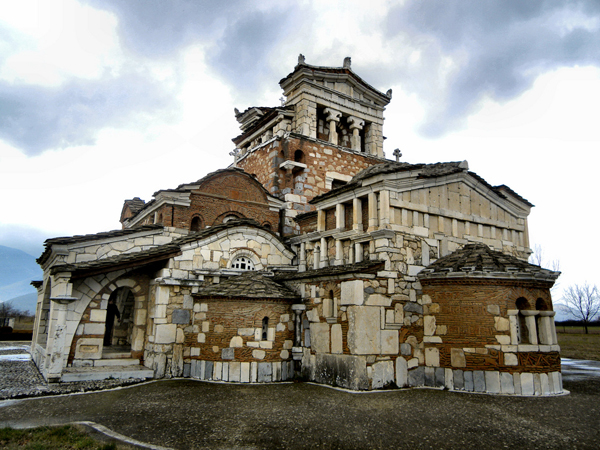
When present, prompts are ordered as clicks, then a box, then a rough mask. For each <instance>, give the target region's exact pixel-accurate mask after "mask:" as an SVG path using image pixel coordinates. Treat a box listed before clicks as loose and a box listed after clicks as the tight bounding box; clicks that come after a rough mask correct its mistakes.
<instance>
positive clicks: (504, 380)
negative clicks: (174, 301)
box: [500, 372, 515, 394]
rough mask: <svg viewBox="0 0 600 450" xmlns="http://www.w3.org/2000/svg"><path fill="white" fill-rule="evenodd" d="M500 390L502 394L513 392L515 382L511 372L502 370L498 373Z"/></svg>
mask: <svg viewBox="0 0 600 450" xmlns="http://www.w3.org/2000/svg"><path fill="white" fill-rule="evenodd" d="M500 392H501V393H503V394H514V393H515V384H514V382H513V376H512V374H511V373H508V372H502V373H501V374H500Z"/></svg>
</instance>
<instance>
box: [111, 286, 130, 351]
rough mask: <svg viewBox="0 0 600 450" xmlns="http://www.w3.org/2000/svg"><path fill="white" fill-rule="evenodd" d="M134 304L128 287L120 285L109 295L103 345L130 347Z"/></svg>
mask: <svg viewBox="0 0 600 450" xmlns="http://www.w3.org/2000/svg"><path fill="white" fill-rule="evenodd" d="M112 304H114V307H113V306H111V305H112ZM134 304H135V299H134V296H133V292H131V289H129V288H128V287H120V288H118V289H116V290H115V291H113V293H112V294H111V295H110V297H109V299H108V305H107V311H106V328H105V333H104V346H105V347H108V346H115V347H128V348H131V332H132V329H133V306H134Z"/></svg>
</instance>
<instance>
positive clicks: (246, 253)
mask: <svg viewBox="0 0 600 450" xmlns="http://www.w3.org/2000/svg"><path fill="white" fill-rule="evenodd" d="M239 258H248V259H249V260H250V261H252V264H253V265H254V269H253V270H263V269H264V266H263V265H262V263H261V261H260V255H258V254H257V253H256V252H255V251H254V250H252V249H251V248H246V247H244V248H238V249H234V250H232V252H231V257H230V259H229V263H228V267H229V268H230V269H231V268H232V267H233V263H234V262H235V261H236V260H237V259H239Z"/></svg>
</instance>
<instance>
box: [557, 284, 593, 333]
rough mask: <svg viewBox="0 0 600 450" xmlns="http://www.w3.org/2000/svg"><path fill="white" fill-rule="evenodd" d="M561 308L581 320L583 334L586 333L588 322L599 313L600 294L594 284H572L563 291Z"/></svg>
mask: <svg viewBox="0 0 600 450" xmlns="http://www.w3.org/2000/svg"><path fill="white" fill-rule="evenodd" d="M562 301H563V304H562V309H563V310H564V311H565V312H566V313H568V314H570V315H571V316H573V317H575V319H577V320H580V321H581V322H583V327H584V329H585V334H588V324H589V323H590V322H591V321H593V320H594V317H596V316H597V315H598V314H600V295H599V293H598V288H597V287H596V285H594V286H590V285H589V284H587V283H585V284H583V285H579V284H574V285H572V286H569V287H568V288H567V289H565V290H564V292H563V298H562Z"/></svg>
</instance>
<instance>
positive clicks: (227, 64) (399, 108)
mask: <svg viewBox="0 0 600 450" xmlns="http://www.w3.org/2000/svg"><path fill="white" fill-rule="evenodd" d="M599 43H600V2H598V1H570V2H564V1H527V2H524V1H521V0H514V1H512V0H505V1H502V2H500V1H497V2H496V1H487V0H472V1H470V0H461V1H452V0H446V1H442V0H439V1H425V2H421V1H412V0H407V1H377V0H374V1H371V2H368V3H367V2H363V1H348V0H344V1H340V2H336V1H328V2H322V1H308V0H306V1H297V2H291V1H289V2H282V1H260V2H258V1H244V0H228V1H227V2H217V1H183V0H177V1H175V0H173V1H168V2H167V1H156V0H143V1H142V0H128V1H121V0H80V1H76V0H64V1H52V0H40V1H26V0H19V1H18V2H17V1H3V2H0V200H1V202H2V207H1V208H0V245H7V246H11V247H16V248H20V249H22V250H25V251H27V252H29V253H31V254H33V255H35V256H38V255H39V254H40V253H41V251H42V243H43V241H44V239H46V238H49V237H55V236H64V235H72V234H85V233H95V232H99V231H105V230H110V229H116V228H120V224H119V222H118V219H119V214H120V211H121V207H122V205H123V200H124V199H126V198H132V197H134V196H139V197H141V198H143V199H145V200H150V199H151V196H152V193H153V192H155V191H156V190H158V189H161V188H171V187H175V186H177V185H178V184H181V183H183V182H190V181H193V180H197V179H199V178H201V177H202V176H204V175H205V174H206V173H208V172H210V171H213V170H216V169H218V168H222V167H225V166H227V165H229V164H230V163H231V157H230V156H229V152H230V151H231V150H232V149H233V147H234V146H233V144H232V142H231V138H232V137H234V136H236V135H237V134H238V131H239V129H238V128H237V122H236V121H235V118H234V115H233V108H234V107H237V108H239V109H240V110H243V109H245V108H247V107H248V106H255V105H261V106H262V105H264V106H274V105H278V104H279V98H280V97H281V90H280V88H279V85H278V81H279V80H280V79H281V78H283V77H284V76H286V75H287V74H288V73H289V72H291V71H292V70H293V67H294V65H295V64H296V62H297V58H298V54H299V53H302V54H304V55H305V56H306V62H307V63H309V64H314V65H327V66H341V65H342V61H343V58H344V57H345V56H351V57H352V69H353V70H354V71H355V72H356V73H357V74H359V75H360V76H361V77H363V78H364V79H365V80H366V81H367V82H369V83H370V84H372V85H373V86H375V87H376V88H378V89H379V90H381V91H384V92H385V91H387V90H388V89H390V88H392V89H393V99H392V102H391V103H390V105H389V107H388V108H387V110H386V114H385V116H386V125H385V128H384V134H385V136H386V137H387V140H386V143H385V151H386V154H387V155H388V157H391V154H392V151H393V150H394V149H395V148H400V149H401V150H402V152H403V155H404V156H403V158H402V159H403V160H404V161H408V162H412V163H418V162H427V163H432V162H437V161H460V160H465V159H466V160H468V162H469V166H470V169H471V170H472V171H474V172H476V173H478V174H479V175H480V176H482V177H483V178H485V179H486V180H487V181H488V182H490V183H491V184H494V185H496V184H506V185H508V186H510V187H511V188H512V189H514V190H515V191H517V192H518V193H519V194H520V195H522V196H523V197H525V198H526V199H528V200H529V201H531V202H532V203H533V204H535V205H536V207H535V208H534V209H533V212H532V214H531V216H530V235H531V241H532V243H533V244H539V245H541V247H542V248H543V252H544V255H543V256H544V260H545V261H547V264H546V265H547V266H548V265H549V264H550V261H552V260H555V259H556V260H560V269H561V270H562V272H563V275H562V277H561V279H560V280H561V281H560V282H561V285H560V287H559V290H557V291H558V292H555V294H554V295H555V297H560V288H562V287H566V286H567V285H569V284H573V283H583V282H585V281H588V282H590V283H597V284H600V279H598V277H599V275H598V273H597V271H596V270H595V269H596V268H597V265H596V263H595V260H596V256H597V255H598V254H599V253H600V243H599V239H598V237H597V232H596V230H597V223H598V215H599V213H598V209H597V204H598V200H597V198H596V196H597V194H598V191H599V190H598V188H597V185H596V181H597V180H596V176H597V169H596V168H597V166H598V160H599V159H600V158H599V156H598V154H599V149H600V145H599V144H600V131H599V130H598V119H599V118H600V45H599Z"/></svg>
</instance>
